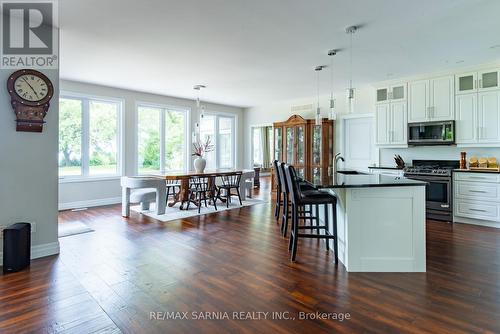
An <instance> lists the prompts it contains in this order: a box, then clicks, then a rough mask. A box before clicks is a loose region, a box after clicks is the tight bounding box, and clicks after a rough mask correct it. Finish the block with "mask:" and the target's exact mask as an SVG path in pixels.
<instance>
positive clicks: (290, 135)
mask: <svg viewBox="0 0 500 334" xmlns="http://www.w3.org/2000/svg"><path fill="white" fill-rule="evenodd" d="M294 145H295V128H286V163H288V164H294V163H295V160H294V151H295V150H294Z"/></svg>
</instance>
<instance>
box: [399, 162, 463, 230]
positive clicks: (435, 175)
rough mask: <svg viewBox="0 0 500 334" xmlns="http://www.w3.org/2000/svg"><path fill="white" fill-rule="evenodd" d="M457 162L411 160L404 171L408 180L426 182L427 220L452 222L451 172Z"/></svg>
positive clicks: (456, 166)
mask: <svg viewBox="0 0 500 334" xmlns="http://www.w3.org/2000/svg"><path fill="white" fill-rule="evenodd" d="M459 166H460V162H459V161H458V160H413V166H411V167H406V168H405V169H404V176H405V177H407V178H409V179H414V180H421V181H425V182H428V185H427V188H426V207H427V218H429V219H436V220H443V221H448V222H452V221H453V182H452V174H453V170H454V169H456V168H458V167H459Z"/></svg>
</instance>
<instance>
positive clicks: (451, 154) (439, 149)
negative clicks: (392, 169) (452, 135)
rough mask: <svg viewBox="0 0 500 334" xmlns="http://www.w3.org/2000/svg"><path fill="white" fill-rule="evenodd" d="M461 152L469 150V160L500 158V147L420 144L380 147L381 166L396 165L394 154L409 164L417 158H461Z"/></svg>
mask: <svg viewBox="0 0 500 334" xmlns="http://www.w3.org/2000/svg"><path fill="white" fill-rule="evenodd" d="M460 152H467V160H468V159H469V158H470V157H471V156H473V155H475V156H477V157H485V158H486V157H496V158H497V159H499V160H500V147H477V148H470V147H468V148H461V147H456V146H419V147H409V148H401V149H397V148H386V149H380V166H395V165H396V163H395V162H394V155H395V154H399V155H400V156H401V157H402V158H403V159H404V161H405V162H406V164H407V165H410V164H411V161H412V160H414V159H417V160H460Z"/></svg>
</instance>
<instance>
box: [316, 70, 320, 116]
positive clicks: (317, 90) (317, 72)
mask: <svg viewBox="0 0 500 334" xmlns="http://www.w3.org/2000/svg"><path fill="white" fill-rule="evenodd" d="M319 71H321V70H317V71H316V74H317V75H316V83H317V86H316V93H317V95H316V96H317V97H318V108H319Z"/></svg>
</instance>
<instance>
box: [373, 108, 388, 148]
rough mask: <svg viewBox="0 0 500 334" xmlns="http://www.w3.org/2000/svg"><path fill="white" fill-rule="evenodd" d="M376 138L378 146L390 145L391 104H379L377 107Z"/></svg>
mask: <svg viewBox="0 0 500 334" xmlns="http://www.w3.org/2000/svg"><path fill="white" fill-rule="evenodd" d="M375 112H376V115H375V118H376V137H377V144H378V145H387V144H390V114H391V111H390V110H389V103H384V104H378V105H377V107H376V110H375Z"/></svg>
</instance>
